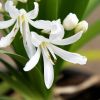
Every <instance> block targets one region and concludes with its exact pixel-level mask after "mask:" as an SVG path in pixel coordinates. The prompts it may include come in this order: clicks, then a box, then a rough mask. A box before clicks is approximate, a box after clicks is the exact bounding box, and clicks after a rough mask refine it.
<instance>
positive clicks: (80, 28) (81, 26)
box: [75, 21, 88, 33]
mask: <svg viewBox="0 0 100 100" xmlns="http://www.w3.org/2000/svg"><path fill="white" fill-rule="evenodd" d="M87 29H88V23H87V22H86V21H81V22H80V23H78V24H77V26H76V28H75V33H77V32H79V31H83V32H84V33H85V32H86V31H87Z"/></svg>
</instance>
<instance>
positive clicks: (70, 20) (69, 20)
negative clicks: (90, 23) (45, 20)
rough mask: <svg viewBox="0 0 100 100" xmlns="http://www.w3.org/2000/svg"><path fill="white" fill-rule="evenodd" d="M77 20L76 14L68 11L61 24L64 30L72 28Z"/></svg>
mask: <svg viewBox="0 0 100 100" xmlns="http://www.w3.org/2000/svg"><path fill="white" fill-rule="evenodd" d="M78 21H79V20H78V18H77V16H76V15H75V14H73V13H70V14H69V15H68V16H66V18H65V19H64V21H63V26H64V28H65V30H72V29H74V28H75V27H76V26H77V24H78Z"/></svg>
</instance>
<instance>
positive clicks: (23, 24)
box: [0, 1, 39, 58]
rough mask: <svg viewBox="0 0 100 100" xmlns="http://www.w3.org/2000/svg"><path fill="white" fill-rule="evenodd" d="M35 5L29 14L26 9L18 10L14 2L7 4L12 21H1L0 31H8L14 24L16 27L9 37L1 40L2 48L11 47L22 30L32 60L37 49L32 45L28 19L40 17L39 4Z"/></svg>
mask: <svg viewBox="0 0 100 100" xmlns="http://www.w3.org/2000/svg"><path fill="white" fill-rule="evenodd" d="M34 5H35V7H34V10H32V11H30V12H28V13H27V12H26V11H25V10H24V9H20V10H18V9H17V8H16V7H15V6H14V5H13V2H12V1H7V2H6V3H5V10H6V11H7V12H8V13H9V15H10V17H11V19H10V20H7V21H0V29H6V28H8V27H10V26H12V25H13V24H15V25H14V27H13V29H12V31H11V32H10V33H9V34H8V35H7V36H5V37H2V38H1V40H0V48H3V47H7V46H9V45H10V44H11V42H12V41H13V40H14V37H15V36H16V34H17V32H18V30H19V29H20V32H21V34H22V37H23V43H24V47H25V49H26V52H27V54H28V56H29V57H30V58H31V56H32V55H34V52H35V47H34V46H33V45H32V42H31V37H30V29H29V22H28V19H30V20H32V19H35V18H36V17H37V16H38V11H39V7H38V3H36V2H34Z"/></svg>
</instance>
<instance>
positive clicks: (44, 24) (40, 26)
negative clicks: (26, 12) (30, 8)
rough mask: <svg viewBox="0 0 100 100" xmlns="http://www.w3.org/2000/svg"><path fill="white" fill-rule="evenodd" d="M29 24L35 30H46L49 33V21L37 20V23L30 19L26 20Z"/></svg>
mask: <svg viewBox="0 0 100 100" xmlns="http://www.w3.org/2000/svg"><path fill="white" fill-rule="evenodd" d="M28 21H29V23H30V24H31V25H32V26H33V27H35V28H37V29H43V30H46V31H47V30H48V31H50V29H51V22H50V21H44V20H37V21H32V20H30V19H28Z"/></svg>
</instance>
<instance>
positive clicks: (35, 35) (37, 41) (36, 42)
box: [31, 32, 42, 47]
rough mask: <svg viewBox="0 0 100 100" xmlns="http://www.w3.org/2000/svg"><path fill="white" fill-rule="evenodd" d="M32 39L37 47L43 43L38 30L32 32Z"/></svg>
mask: <svg viewBox="0 0 100 100" xmlns="http://www.w3.org/2000/svg"><path fill="white" fill-rule="evenodd" d="M31 36H32V37H31V40H32V44H33V45H34V46H36V47H38V46H39V45H40V44H41V42H42V41H41V40H40V38H39V36H38V34H37V33H36V32H31Z"/></svg>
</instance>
